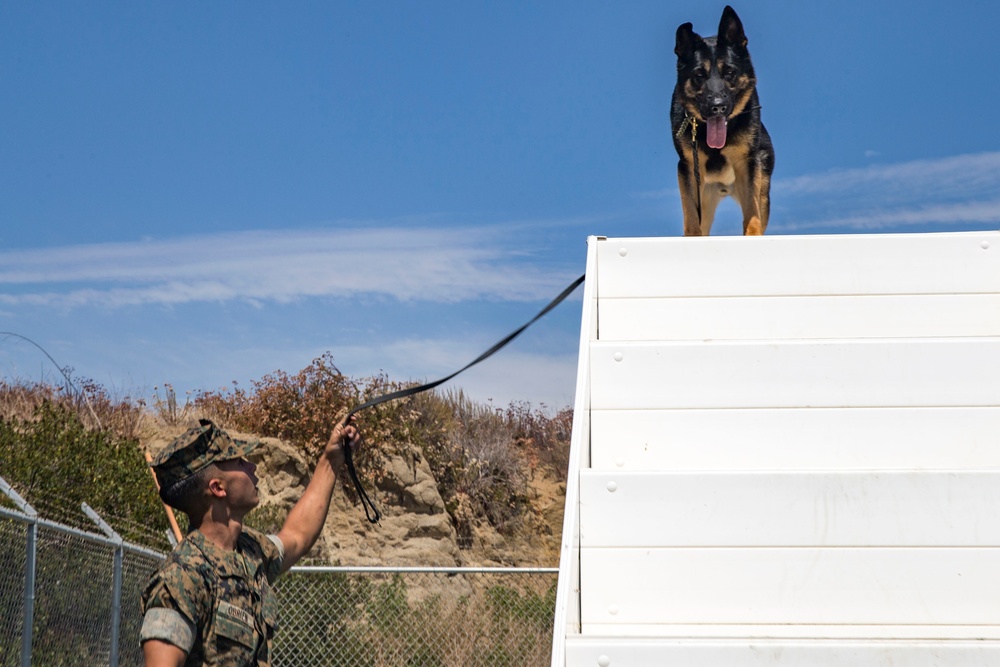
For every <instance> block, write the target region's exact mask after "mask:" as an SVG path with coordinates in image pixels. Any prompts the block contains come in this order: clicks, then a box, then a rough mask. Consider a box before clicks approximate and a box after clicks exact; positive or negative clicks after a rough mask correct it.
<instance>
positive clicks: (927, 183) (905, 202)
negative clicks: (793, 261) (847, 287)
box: [635, 151, 1000, 233]
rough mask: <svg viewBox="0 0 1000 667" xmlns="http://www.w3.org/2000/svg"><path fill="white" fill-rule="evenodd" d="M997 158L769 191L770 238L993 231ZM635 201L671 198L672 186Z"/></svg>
mask: <svg viewBox="0 0 1000 667" xmlns="http://www.w3.org/2000/svg"><path fill="white" fill-rule="evenodd" d="M998 193H1000V152H996V151H994V152H987V153H975V154H968V155H953V156H948V157H943V158H936V159H924V160H911V161H907V162H897V163H889V164H876V165H868V166H865V167H859V168H854V169H831V170H829V171H825V172H819V173H814V174H804V175H800V176H794V177H789V178H781V177H778V178H775V179H774V181H773V183H772V186H771V203H772V210H771V223H770V227H769V229H770V230H771V231H775V232H779V233H780V232H790V231H812V230H822V231H824V232H836V231H852V232H862V231H893V230H897V229H905V228H907V227H915V226H922V227H936V228H940V229H942V230H943V229H948V228H954V227H956V226H968V225H991V224H995V225H998V226H1000V196H998ZM635 196H636V197H638V198H640V199H666V198H669V197H678V194H677V188H676V187H666V188H664V189H662V190H656V191H649V192H639V193H636V194H635Z"/></svg>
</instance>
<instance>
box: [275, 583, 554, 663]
mask: <svg viewBox="0 0 1000 667" xmlns="http://www.w3.org/2000/svg"><path fill="white" fill-rule="evenodd" d="M557 574H558V570H556V569H541V568H530V569H529V568H509V569H508V568H488V569H478V568H461V569H446V568H348V567H300V568H293V569H292V570H291V571H290V572H289V573H288V574H286V575H285V576H284V577H282V578H281V579H279V580H278V582H277V584H276V586H275V588H276V590H277V592H278V598H279V600H280V602H281V606H280V609H281V613H280V620H279V627H278V633H277V636H276V639H275V647H274V653H275V655H274V665H276V667H306V666H312V665H337V666H343V667H383V666H385V667H389V666H392V667H396V666H405V667H410V666H414V667H417V666H419V667H425V666H427V667H479V666H482V667H487V666H489V667H499V666H507V665H510V666H514V665H516V666H518V667H521V666H530V665H548V664H549V663H550V659H551V651H552V617H553V613H554V610H555V597H556V577H557Z"/></svg>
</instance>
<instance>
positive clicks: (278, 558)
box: [243, 528, 285, 583]
mask: <svg viewBox="0 0 1000 667" xmlns="http://www.w3.org/2000/svg"><path fill="white" fill-rule="evenodd" d="M243 532H244V534H245V535H247V536H248V537H251V538H253V540H254V542H256V543H257V545H258V547H259V548H260V551H261V553H262V555H263V562H264V568H265V569H266V571H267V579H268V581H270V582H271V583H274V580H275V579H277V578H278V575H279V574H281V565H282V562H283V561H284V559H285V545H284V544H282V543H281V540H280V539H279V538H278V536H277V535H264V533H261V532H259V531H256V530H253V529H252V528H244V529H243Z"/></svg>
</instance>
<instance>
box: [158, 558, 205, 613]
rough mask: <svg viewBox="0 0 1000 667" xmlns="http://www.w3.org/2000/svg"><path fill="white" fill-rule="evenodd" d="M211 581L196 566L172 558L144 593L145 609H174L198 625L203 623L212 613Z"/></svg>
mask: <svg viewBox="0 0 1000 667" xmlns="http://www.w3.org/2000/svg"><path fill="white" fill-rule="evenodd" d="M210 597H211V595H210V592H209V590H208V583H207V582H206V581H205V578H204V577H203V576H202V574H201V573H200V572H199V571H198V568H197V566H196V565H194V564H191V563H187V562H184V561H182V560H178V559H175V558H174V557H171V558H169V559H168V561H167V562H166V563H165V564H164V565H163V567H162V568H160V571H159V572H157V573H156V574H154V575H153V577H152V579H150V581H149V585H148V586H147V587H146V592H145V593H144V594H143V596H142V601H143V611H144V612H148V611H149V610H150V609H155V608H163V609H172V610H174V611H176V612H178V613H179V614H180V615H181V616H183V617H184V618H185V619H187V620H188V621H189V622H190V623H192V624H194V625H196V626H197V625H202V624H204V623H205V622H206V621H207V620H208V617H209V615H210V614H211V611H212V610H211V600H210Z"/></svg>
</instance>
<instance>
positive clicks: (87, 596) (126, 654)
mask: <svg viewBox="0 0 1000 667" xmlns="http://www.w3.org/2000/svg"><path fill="white" fill-rule="evenodd" d="M27 509H28V510H30V511H28V512H18V511H14V510H10V509H7V508H3V507H0V667H14V666H16V665H22V666H26V665H45V666H46V667H49V666H52V667H62V666H67V667H68V666H70V665H74V666H75V665H102V664H103V665H111V666H112V667H114V666H116V665H142V651H141V648H140V646H139V625H140V622H141V619H140V618H139V594H140V593H141V592H142V587H143V586H144V585H145V581H146V579H147V578H148V577H149V576H150V574H152V573H153V572H154V571H155V570H156V568H157V567H159V565H160V562H162V560H163V555H162V554H160V553H157V552H155V551H152V550H148V549H145V548H143V547H140V546H137V545H134V544H129V543H127V542H124V541H122V540H121V538H119V537H118V536H117V535H116V534H114V531H111V535H99V534H96V533H88V532H86V531H82V530H79V529H76V528H72V527H69V526H65V525H62V524H59V523H55V522H51V521H46V520H44V519H40V518H38V516H37V515H36V514H35V513H34V511H33V510H31V508H30V506H28V507H27Z"/></svg>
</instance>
